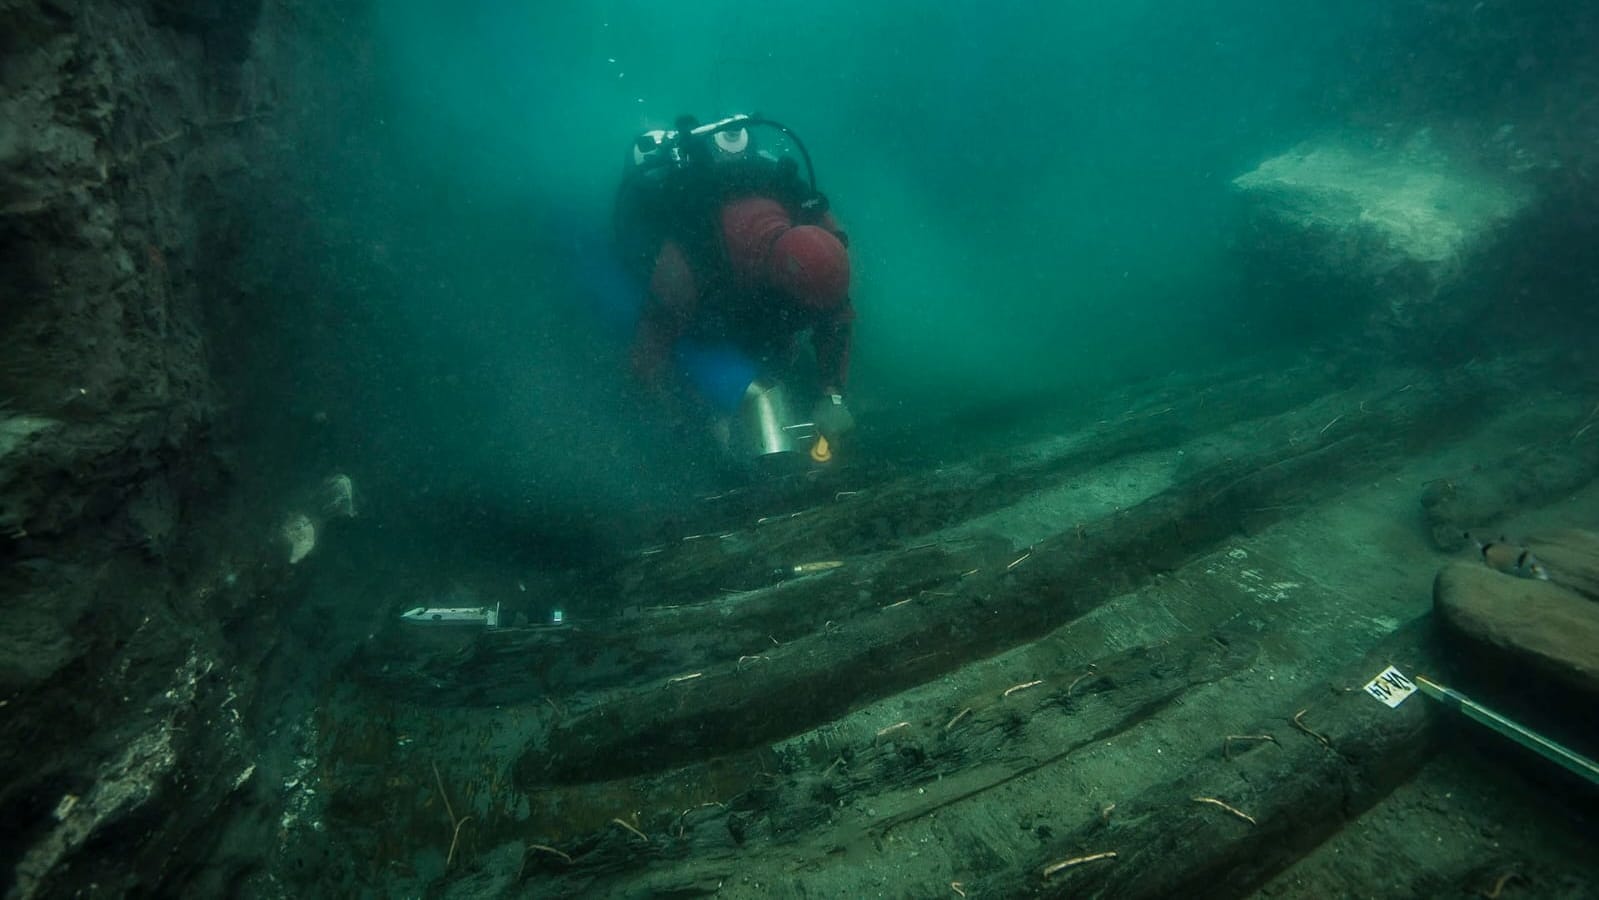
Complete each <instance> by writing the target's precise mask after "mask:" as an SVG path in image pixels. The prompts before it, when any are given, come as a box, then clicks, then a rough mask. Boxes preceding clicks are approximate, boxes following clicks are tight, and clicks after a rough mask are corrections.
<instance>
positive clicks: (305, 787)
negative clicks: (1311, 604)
mask: <svg viewBox="0 0 1599 900" xmlns="http://www.w3.org/2000/svg"><path fill="white" fill-rule="evenodd" d="M295 739H296V745H297V746H298V747H299V749H300V751H301V752H300V755H299V756H298V757H296V758H295V760H294V763H293V769H292V770H291V771H290V772H289V774H288V775H287V776H285V777H284V779H283V793H284V797H283V816H282V818H280V819H279V820H278V839H279V840H281V841H284V842H287V841H288V840H289V839H290V838H291V837H292V835H293V832H294V830H295V826H297V825H299V824H300V823H302V822H303V823H305V825H307V826H309V827H310V829H311V830H312V831H321V830H322V827H323V826H322V821H321V819H319V818H317V817H316V801H317V792H316V785H315V784H313V783H312V782H313V781H315V780H316V757H315V755H314V752H315V751H314V750H313V749H312V748H313V747H314V746H315V745H316V724H315V723H314V722H312V721H310V720H307V721H306V722H305V723H304V724H303V725H302V726H301V727H300V730H299V733H298V734H297V735H296V738H295Z"/></svg>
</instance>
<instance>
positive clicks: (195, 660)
mask: <svg viewBox="0 0 1599 900" xmlns="http://www.w3.org/2000/svg"><path fill="white" fill-rule="evenodd" d="M212 665H213V664H212V663H211V662H210V661H204V662H202V661H201V660H200V658H199V657H198V656H197V655H196V654H194V653H193V652H191V653H190V654H189V658H188V660H187V661H186V662H185V663H184V664H183V665H182V666H179V667H178V670H177V672H176V673H175V675H176V676H177V678H176V681H175V682H174V683H173V686H172V687H171V688H169V689H168V690H167V691H165V692H164V694H163V696H164V697H165V698H166V700H168V701H169V704H168V706H167V718H166V719H165V720H164V721H161V722H159V723H158V724H156V725H155V726H154V727H151V728H149V729H147V730H145V731H144V732H143V733H141V734H140V735H139V736H137V737H135V738H134V739H133V740H132V741H130V742H129V743H128V744H127V745H126V747H125V748H124V749H123V751H122V754H121V755H120V756H119V757H118V758H117V759H116V760H115V761H114V762H112V763H110V764H109V765H107V766H105V767H103V768H102V769H100V771H99V773H98V774H99V778H98V779H97V780H96V781H95V783H94V786H93V787H91V788H89V789H88V790H87V791H84V792H83V794H81V795H78V794H71V793H68V794H64V795H62V797H61V799H60V800H59V801H58V802H57V803H56V807H55V819H56V822H57V824H56V826H55V827H54V828H53V829H51V830H50V832H49V833H48V834H46V835H45V836H44V837H43V838H41V839H40V840H39V841H37V842H35V843H34V844H33V846H32V847H30V848H29V849H28V852H27V853H26V854H25V855H24V856H23V858H22V860H21V861H20V862H18V863H17V867H16V869H15V870H14V871H15V879H16V881H15V884H14V886H13V887H12V889H11V891H10V892H9V893H7V895H6V896H7V897H20V898H29V897H33V896H36V895H37V894H38V893H39V892H40V890H41V888H43V887H44V886H45V884H44V880H45V878H46V876H47V875H48V874H49V873H50V870H51V869H53V868H55V866H56V864H57V863H58V862H60V861H61V860H62V859H63V858H65V857H66V856H67V855H69V854H70V853H72V852H73V851H75V850H77V849H78V848H79V847H80V846H82V845H83V843H84V842H85V841H87V840H88V839H89V838H90V836H91V835H93V834H94V832H95V831H96V830H97V829H98V828H99V827H100V826H101V825H102V824H104V823H106V822H109V821H114V820H117V819H120V818H123V817H124V816H126V815H127V814H128V813H129V812H130V811H132V810H134V809H137V808H138V807H140V806H143V805H144V804H145V803H147V802H149V800H150V799H151V798H152V797H154V796H155V795H156V792H157V790H158V788H159V786H160V785H161V783H162V782H163V781H164V780H165V779H166V778H167V777H169V775H170V773H171V772H172V769H173V767H174V766H175V765H176V763H177V753H176V751H175V750H174V749H173V746H172V734H173V729H174V728H175V727H176V726H175V723H174V719H175V717H176V716H177V715H178V714H179V713H180V712H181V711H183V710H187V709H189V708H191V707H192V706H193V704H194V699H195V690H196V685H197V684H198V682H199V679H200V677H201V676H203V675H205V674H206V673H208V672H210V671H211V668H212Z"/></svg>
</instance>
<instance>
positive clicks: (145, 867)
mask: <svg viewBox="0 0 1599 900" xmlns="http://www.w3.org/2000/svg"><path fill="white" fill-rule="evenodd" d="M261 15H262V8H261V2H260V0H237V2H221V0H218V2H209V3H199V4H189V3H178V2H165V0H148V2H131V3H124V2H115V0H82V2H77V0H45V2H19V0H0V58H3V59H4V60H5V65H4V66H0V254H3V264H0V566H3V568H0V596H3V597H4V600H5V605H4V615H3V617H0V706H3V707H5V711H4V715H5V717H6V730H5V737H4V739H3V740H0V772H3V773H5V774H4V777H3V779H0V817H3V819H4V821H5V822H6V823H7V827H6V828H5V829H4V833H3V836H0V861H3V862H4V863H5V865H4V868H3V872H4V874H3V875H0V877H3V878H4V879H5V885H6V895H7V896H14V897H30V896H56V895H69V894H74V893H77V892H79V891H82V890H86V889H89V886H90V885H94V886H95V889H96V890H98V891H102V892H110V893H113V894H117V893H122V892H124V891H126V890H133V889H138V890H142V891H146V892H148V891H156V892H159V886H160V885H162V884H164V883H167V884H170V883H171V881H172V879H174V878H177V877H179V874H178V873H180V872H182V871H183V870H184V869H185V867H186V866H187V863H186V862H185V860H186V858H188V857H189V856H191V855H192V854H193V853H195V852H197V851H198V850H201V849H203V848H204V847H205V846H206V845H207V841H206V839H205V837H204V835H205V833H206V832H205V828H206V826H207V823H209V822H211V821H214V817H215V816H216V814H217V812H218V810H220V809H222V808H223V804H224V803H225V802H226V801H227V800H228V798H229V797H230V795H232V794H233V792H234V791H235V790H238V789H241V787H242V786H244V785H246V784H248V783H249V782H250V780H251V773H252V772H253V766H252V764H251V762H249V761H248V759H247V757H248V756H249V755H250V754H249V751H248V750H247V749H246V746H247V738H246V736H245V734H244V731H243V730H242V729H241V725H240V721H241V716H240V712H239V710H240V709H241V708H242V707H244V705H245V702H246V700H247V698H241V697H240V696H239V694H240V693H241V692H247V691H248V690H249V689H250V686H251V680H250V678H249V675H248V671H247V669H244V670H242V671H241V670H240V669H239V668H238V663H239V662H241V661H247V660H248V658H249V655H248V654H250V653H254V654H256V655H257V656H259V654H261V653H263V652H265V651H264V650H263V649H262V648H260V647H254V648H253V649H251V650H248V651H245V650H242V649H241V647H240V646H239V644H238V642H237V641H236V639H234V640H232V641H231V642H230V639H233V638H234V636H233V635H230V634H229V632H228V629H229V627H230V626H232V625H235V624H236V623H237V622H238V621H239V620H240V619H241V617H242V616H243V614H244V613H245V612H246V611H247V610H249V608H250V604H251V603H253V602H256V601H257V600H259V597H258V596H251V594H252V593H253V592H252V591H251V589H250V584H249V582H250V575H249V574H248V568H247V567H246V566H245V564H244V561H242V560H237V559H234V560H229V559H228V558H226V556H225V555H224V554H222V553H221V552H220V550H219V547H220V546H221V545H220V544H218V543H215V542H210V541H212V539H211V538H208V537H206V535H207V534H208V533H209V534H214V533H215V531H214V530H213V529H208V528H206V527H205V526H206V523H211V522H214V521H215V520H216V517H217V516H219V515H221V514H222V510H223V509H224V504H221V503H219V502H218V500H217V498H219V497H222V496H225V494H226V491H225V488H226V486H227V477H228V476H227V470H226V467H225V466H224V465H222V464H221V462H220V461H219V457H218V456H217V454H216V453H215V452H214V449H215V448H214V446H213V443H212V439H211V432H212V427H213V423H214V422H215V421H216V416H217V412H218V410H219V408H220V407H221V405H222V402H223V399H222V393H221V391H220V390H219V388H218V385H217V383H216V381H215V380H214V378H213V377H212V374H211V364H210V359H211V356H212V354H213V353H214V352H216V348H215V347H214V346H212V344H211V342H210V341H209V340H208V337H207V328H208V320H210V319H211V318H212V317H226V316H228V315H229V314H230V311H229V307H230V305H232V304H235V303H237V302H238V300H237V298H236V296H235V295H234V294H233V293H232V292H231V290H230V288H229V284H230V281H231V272H230V269H231V267H232V265H233V258H234V256H235V255H236V249H237V244H238V240H239V238H238V236H239V232H240V227H241V226H240V223H241V221H242V218H241V213H240V208H239V203H238V197H239V196H240V195H241V191H242V190H244V189H245V187H246V186H247V185H248V180H249V173H250V172H251V167H252V162H253V160H252V154H253V153H255V152H256V151H255V150H254V149H253V148H256V147H259V146H261V145H262V144H261V142H260V140H259V139H258V138H259V128H260V126H261V124H262V122H263V121H264V120H265V118H266V117H268V116H269V115H270V114H271V112H272V107H271V103H270V100H269V99H268V98H267V95H268V93H269V87H268V86H267V85H266V84H265V83H264V79H262V78H260V77H259V75H258V71H259V69H260V62H259V58H258V57H259V55H260V49H261V48H260V46H259V45H258V44H257V43H256V42H255V34H256V31H257V28H258V24H259V22H260V19H261ZM111 846H114V847H115V852H114V853H113V852H107V849H106V848H108V847H111ZM136 885H137V886H138V887H137V888H135V886H136Z"/></svg>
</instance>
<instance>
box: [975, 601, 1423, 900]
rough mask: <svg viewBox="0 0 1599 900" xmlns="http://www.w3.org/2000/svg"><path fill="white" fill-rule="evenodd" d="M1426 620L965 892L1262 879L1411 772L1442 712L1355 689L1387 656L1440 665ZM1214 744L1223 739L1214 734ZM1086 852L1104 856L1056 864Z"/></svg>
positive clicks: (1218, 887)
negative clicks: (1238, 735)
mask: <svg viewBox="0 0 1599 900" xmlns="http://www.w3.org/2000/svg"><path fill="white" fill-rule="evenodd" d="M1442 658H1443V654H1442V653H1441V652H1440V649H1439V647H1438V646H1437V642H1436V638H1435V636H1434V634H1433V625H1432V622H1431V617H1430V616H1427V617H1423V618H1420V619H1417V620H1415V621H1413V622H1411V623H1410V624H1408V625H1406V626H1404V627H1403V628H1401V629H1400V630H1399V631H1397V632H1395V633H1394V634H1392V635H1390V636H1389V637H1388V638H1387V639H1386V640H1384V641H1383V642H1382V643H1381V644H1379V645H1378V646H1377V648H1376V649H1374V650H1373V651H1372V652H1370V653H1368V654H1366V655H1365V656H1364V657H1363V658H1362V659H1360V660H1358V661H1357V662H1354V663H1352V664H1350V665H1348V666H1345V667H1344V668H1342V669H1341V670H1339V671H1338V672H1337V673H1336V674H1335V675H1334V676H1333V678H1332V679H1331V680H1330V682H1329V683H1328V684H1327V685H1325V686H1322V687H1317V688H1314V689H1311V690H1309V691H1306V692H1303V693H1301V694H1299V695H1297V696H1294V697H1284V703H1283V706H1282V712H1281V714H1280V715H1278V716H1275V717H1272V718H1270V719H1266V720H1262V721H1258V722H1256V723H1254V724H1253V725H1251V726H1249V728H1248V730H1249V731H1250V732H1252V733H1256V734H1269V735H1271V736H1273V737H1274V738H1275V740H1274V741H1272V742H1258V743H1256V744H1254V745H1253V746H1250V747H1247V748H1244V749H1242V750H1240V751H1238V752H1233V753H1230V754H1226V755H1223V754H1221V753H1218V754H1216V756H1215V757H1213V758H1208V759H1205V760H1202V761H1201V762H1199V763H1198V764H1197V765H1195V766H1194V767H1193V768H1192V769H1191V770H1189V771H1187V772H1185V773H1184V774H1183V775H1181V776H1180V777H1178V778H1175V779H1172V780H1171V781H1168V782H1165V783H1162V784H1158V785H1155V786H1153V787H1150V788H1148V789H1146V790H1145V791H1144V792H1143V793H1141V794H1139V795H1138V796H1136V797H1129V798H1126V799H1125V800H1120V801H1118V802H1117V804H1116V809H1115V814H1114V815H1112V816H1110V817H1108V818H1107V819H1106V820H1104V821H1100V822H1094V823H1092V824H1090V825H1087V826H1083V827H1080V828H1077V829H1075V830H1073V831H1072V832H1070V833H1067V834H1062V835H1060V836H1058V837H1056V838H1054V839H1052V840H1051V841H1049V843H1048V844H1047V846H1046V847H1044V848H1042V849H1041V850H1039V851H1035V852H1032V853H1029V854H1026V856H1025V857H1024V859H1023V861H1022V862H1020V863H1019V864H1017V865H1013V866H1012V867H1010V868H1008V869H1006V870H1005V871H1003V872H1001V873H996V874H993V875H989V876H988V877H985V878H984V879H982V880H981V881H979V882H974V883H973V884H972V885H971V886H970V887H971V888H973V890H972V893H973V895H974V896H975V895H980V896H993V897H1014V896H1021V895H1024V894H1025V895H1028V896H1043V897H1085V896H1095V897H1117V898H1123V897H1125V898H1146V897H1147V898H1157V897H1201V898H1203V897H1237V896H1239V895H1241V894H1243V893H1247V892H1248V891H1249V890H1250V889H1251V888H1253V887H1255V886H1258V885H1259V884H1261V883H1263V882H1264V881H1265V880H1266V879H1267V878H1269V877H1270V876H1271V875H1273V874H1275V873H1276V872H1277V871H1279V870H1281V869H1282V868H1284V867H1286V866H1287V865H1289V864H1290V863H1292V862H1293V861H1294V860H1296V859H1298V858H1299V857H1300V856H1301V855H1303V854H1304V853H1305V852H1306V851H1307V850H1309V849H1310V848H1311V847H1313V846H1315V845H1316V844H1318V843H1320V842H1321V841H1322V840H1324V839H1325V838H1326V837H1327V836H1328V835H1330V834H1331V833H1333V832H1334V831H1336V830H1337V829H1339V828H1341V827H1343V825H1344V824H1346V823H1347V822H1349V821H1350V820H1352V819H1353V818H1355V817H1356V816H1358V815H1359V814H1360V813H1361V812H1362V811H1364V810H1366V809H1367V808H1369V807H1370V806H1372V805H1373V804H1375V803H1376V802H1377V801H1378V800H1381V799H1382V798H1383V797H1385V796H1386V795H1387V794H1388V792H1389V791H1391V790H1392V789H1393V788H1394V787H1396V786H1398V785H1399V784H1401V783H1403V782H1404V781H1406V780H1408V779H1409V778H1411V777H1412V776H1413V775H1414V774H1415V773H1416V771H1417V770H1419V769H1420V767H1421V766H1422V764H1423V763H1425V762H1426V761H1427V760H1428V759H1429V758H1430V757H1431V755H1432V754H1433V753H1434V751H1435V750H1436V748H1437V742H1436V740H1435V738H1436V736H1437V734H1438V732H1439V728H1438V726H1439V722H1440V720H1441V718H1442V717H1443V716H1445V715H1447V713H1446V712H1445V711H1444V710H1442V709H1441V708H1439V707H1437V706H1435V705H1433V704H1431V703H1430V701H1428V700H1427V699H1426V698H1424V697H1421V696H1420V695H1416V696H1412V697H1411V698H1410V699H1408V700H1406V701H1405V702H1404V703H1403V704H1402V705H1401V706H1399V707H1398V708H1397V709H1389V708H1388V707H1387V706H1385V705H1383V704H1382V703H1380V702H1378V701H1377V700H1376V699H1374V698H1373V697H1371V696H1370V695H1368V694H1367V693H1366V692H1365V691H1363V690H1362V687H1363V686H1364V685H1365V684H1366V683H1367V682H1368V681H1369V680H1370V679H1371V678H1373V677H1374V676H1376V675H1377V674H1378V673H1380V672H1381V671H1383V670H1384V669H1385V668H1386V667H1387V666H1389V665H1390V664H1395V665H1397V666H1398V667H1399V668H1400V669H1401V671H1403V672H1404V673H1406V674H1408V675H1414V674H1420V673H1423V672H1428V671H1436V669H1435V666H1437V665H1438V664H1440V662H1441V661H1442ZM1218 740H1219V738H1218ZM1095 852H1114V853H1115V854H1116V856H1115V858H1114V859H1113V860H1111V859H1106V860H1104V861H1103V862H1099V861H1096V863H1095V864H1093V865H1088V864H1083V865H1075V866H1069V867H1062V868H1056V866H1058V865H1059V863H1061V862H1062V861H1066V860H1071V859H1073V858H1080V857H1082V856H1084V855H1085V854H1090V853H1095Z"/></svg>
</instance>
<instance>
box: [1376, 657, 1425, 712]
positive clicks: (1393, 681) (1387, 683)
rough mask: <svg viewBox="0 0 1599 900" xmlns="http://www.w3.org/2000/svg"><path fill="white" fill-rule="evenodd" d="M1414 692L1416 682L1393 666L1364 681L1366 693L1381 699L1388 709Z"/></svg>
mask: <svg viewBox="0 0 1599 900" xmlns="http://www.w3.org/2000/svg"><path fill="white" fill-rule="evenodd" d="M1415 692H1416V683H1415V682H1413V681H1411V680H1410V679H1409V678H1406V677H1405V676H1404V673H1402V672H1400V671H1399V670H1398V669H1396V668H1394V667H1393V666H1389V667H1388V668H1386V669H1383V670H1382V671H1381V672H1378V673H1377V677H1376V678H1373V679H1372V680H1371V681H1368V682H1367V683H1366V693H1368V694H1370V695H1372V696H1373V697H1376V698H1377V699H1378V700H1381V701H1382V702H1383V703H1384V704H1385V705H1387V706H1388V708H1390V709H1392V708H1394V707H1397V706H1398V705H1399V704H1401V703H1403V702H1405V699H1406V698H1408V697H1409V696H1410V695H1411V694H1414V693H1415Z"/></svg>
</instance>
